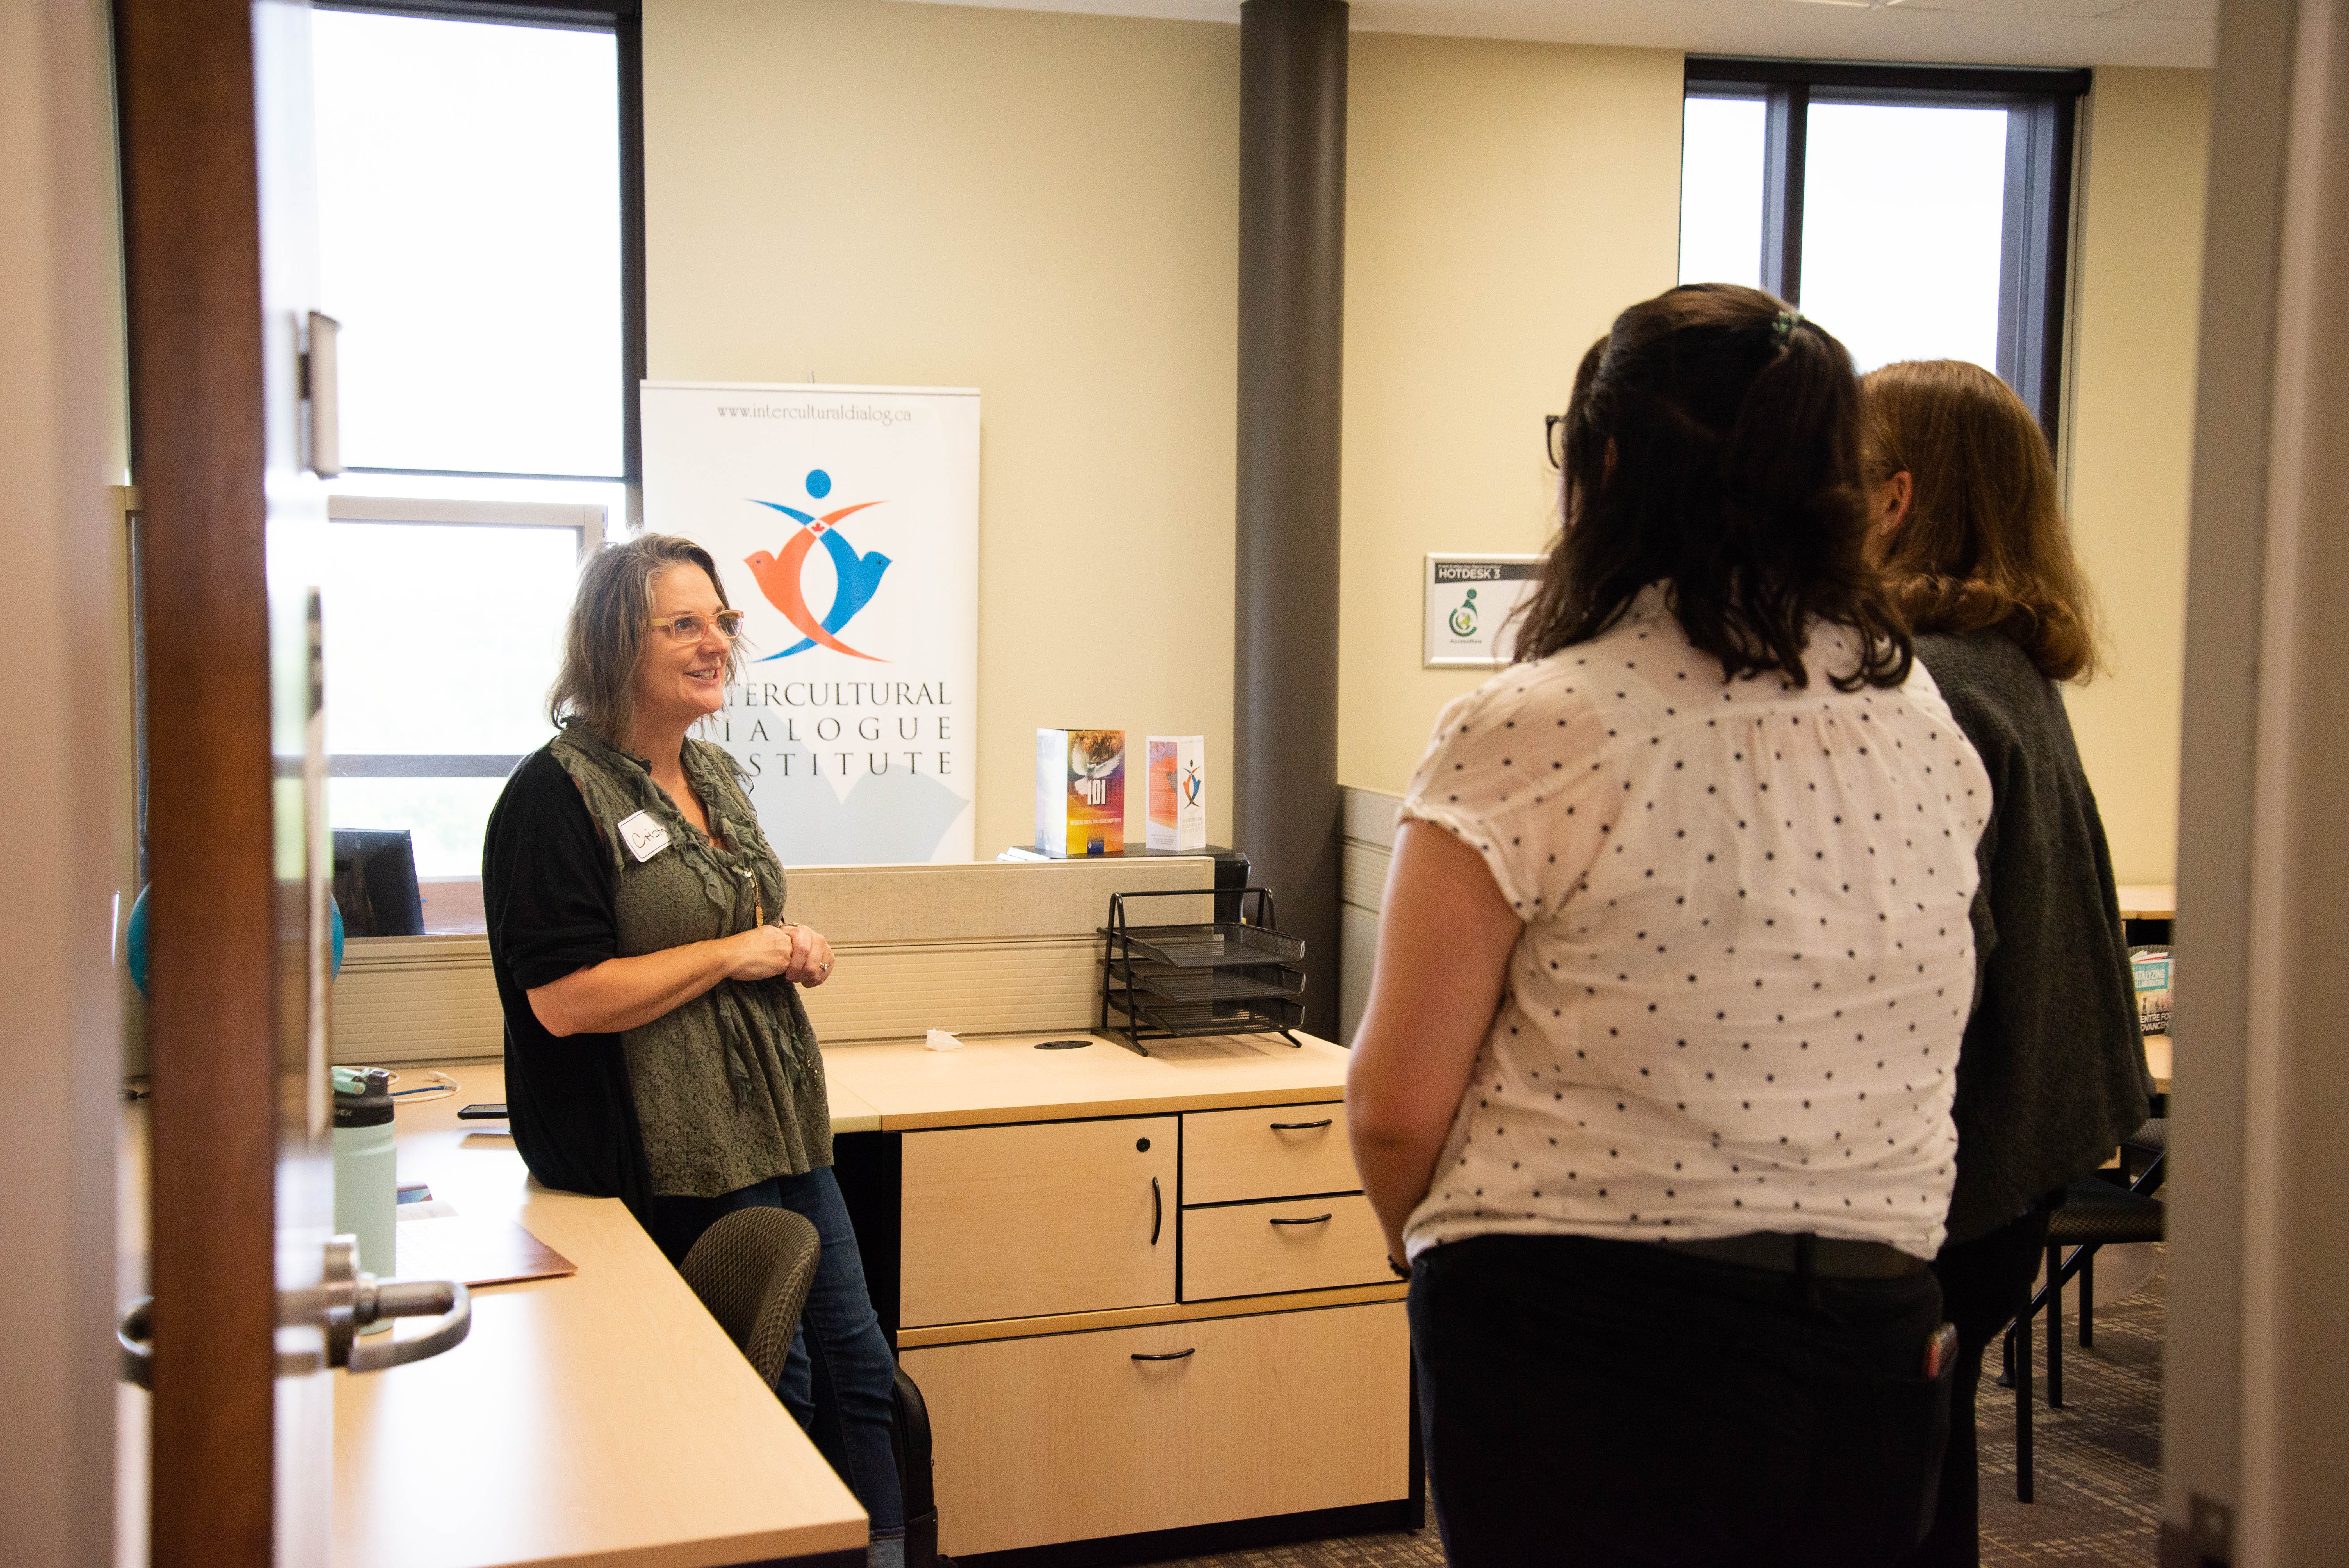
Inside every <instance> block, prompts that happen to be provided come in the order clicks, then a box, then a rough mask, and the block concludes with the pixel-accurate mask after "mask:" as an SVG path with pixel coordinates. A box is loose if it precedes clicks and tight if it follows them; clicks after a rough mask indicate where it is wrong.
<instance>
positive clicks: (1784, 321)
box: [1770, 305, 1803, 348]
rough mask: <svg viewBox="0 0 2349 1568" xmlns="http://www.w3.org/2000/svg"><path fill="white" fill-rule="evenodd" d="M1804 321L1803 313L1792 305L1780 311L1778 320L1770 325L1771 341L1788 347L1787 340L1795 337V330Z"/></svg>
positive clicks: (1782, 346)
mask: <svg viewBox="0 0 2349 1568" xmlns="http://www.w3.org/2000/svg"><path fill="white" fill-rule="evenodd" d="M1802 321H1803V313H1802V312H1801V311H1799V310H1796V309H1795V308H1794V307H1793V306H1791V305H1789V306H1788V307H1787V308H1786V309H1785V310H1782V311H1780V312H1779V313H1778V317H1777V319H1776V320H1775V321H1773V322H1772V323H1771V324H1770V338H1771V341H1772V342H1774V343H1775V344H1777V345H1778V346H1779V347H1781V348H1784V347H1785V346H1786V340H1787V339H1788V338H1790V337H1792V336H1794V335H1795V327H1797V326H1799V325H1802Z"/></svg>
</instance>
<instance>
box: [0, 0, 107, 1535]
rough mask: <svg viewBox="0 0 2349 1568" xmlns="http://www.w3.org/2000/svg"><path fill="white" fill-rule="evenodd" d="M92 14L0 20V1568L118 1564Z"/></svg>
mask: <svg viewBox="0 0 2349 1568" xmlns="http://www.w3.org/2000/svg"><path fill="white" fill-rule="evenodd" d="M106 40H107V23H106V10H105V7H104V6H103V5H98V4H96V3H95V0H62V3H58V4H50V5H0V386H5V387H6V388H7V390H8V393H9V411H8V417H7V418H5V419H0V474H5V475H6V476H7V482H6V483H5V485H0V553H5V558H6V560H7V562H8V563H9V583H10V588H11V593H10V603H11V608H10V617H11V621H12V623H13V626H12V652H11V665H12V674H13V676H14V677H15V679H16V683H17V686H16V691H15V692H14V693H13V694H12V696H11V699H10V704H9V712H8V729H7V737H8V738H7V742H6V744H5V745H0V820H5V821H6V822H7V823H8V825H9V829H10V841H9V846H10V847H9V852H8V854H7V856H6V858H5V863H4V864H0V996H5V997H6V998H7V1006H6V1007H5V1011H4V1012H0V1075H4V1076H5V1079H6V1082H7V1085H8V1092H7V1093H6V1095H5V1096H0V1255H5V1257H6V1258H7V1260H8V1262H7V1266H6V1267H5V1269H0V1323H5V1325H6V1326H7V1329H6V1332H5V1334H4V1335H0V1410H5V1411H6V1412H7V1418H6V1420H5V1421H0V1562H5V1563H76V1564H81V1563H104V1562H107V1561H108V1560H109V1557H110V1556H111V1553H112V1544H113V1523H114V1511H113V1507H112V1501H111V1500H112V1497H113V1492H114V1442H115V1430H114V1411H115V1390H116V1381H115V1376H114V1371H115V1368H114V1357H113V1353H112V1352H113V1342H112V1338H111V1336H110V1334H109V1328H110V1326H111V1323H112V1318H113V1314H114V1309H115V1303H116V1290H115V1247H114V1234H113V1227H114V1217H115V1215H114V1202H113V1191H114V1175H113V1171H114V1153H115V1151H114V1125H115V1117H116V1115H117V1113H118V1109H119V1100H118V1099H117V1098H116V1097H117V1094H118V1092H119V1084H120V1081H121V1080H120V1071H121V1037H120V1018H119V1011H118V1007H117V1001H116V986H117V985H118V983H119V982H118V980H117V976H116V974H115V972H114V970H113V967H112V954H111V951H110V947H111V944H110V936H111V933H110V932H109V920H110V918H111V914H112V907H113V896H114V893H115V892H116V883H115V882H114V878H113V876H112V875H111V874H110V873H111V872H112V871H113V869H114V868H113V865H112V848H113V844H114V842H115V828H116V823H115V821H114V820H113V817H114V810H115V808H116V805H117V803H118V802H119V799H121V790H120V784H121V780H122V779H123V777H124V774H125V771H126V769H125V767H124V758H123V756H122V754H121V752H120V751H119V749H118V748H117V745H116V742H117V740H118V738H119V736H120V734H121V730H120V728H119V727H118V721H119V719H120V717H121V715H122V711H123V708H122V695H123V693H124V691H125V689H126V685H127V683H126V682H125V681H124V662H125V660H126V658H127V656H128V652H129V650H128V648H127V646H126V645H122V644H119V643H118V642H117V641H116V640H115V639H114V638H111V637H109V636H107V635H106V634H105V623H104V620H103V614H102V612H99V613H98V614H97V615H96V616H95V617H94V614H93V607H94V606H100V605H104V604H106V603H109V601H110V599H111V597H112V593H113V590H114V581H113V557H114V551H113V544H114V541H115V539H116V538H117V535H116V532H115V529H114V526H113V523H112V521H111V520H110V518H109V512H108V504H107V503H108V499H109V492H108V490H107V486H108V485H109V484H110V483H113V482H117V481H119V480H120V478H121V458H122V443H121V438H120V433H119V432H120V429H121V421H120V403H119V389H120V386H121V379H120V377H121V365H122V349H121V339H120V336H119V292H118V289H119V281H118V280H119V273H118V272H117V270H116V260H115V258H116V254H117V252H116V247H115V244H114V232H113V227H112V222H113V219H112V202H113V196H114V167H113V147H112V143H111V140H110V129H111V125H110V122H111V119H112V104H111V102H110V101H109V92H108V86H107V80H108V59H107V43H106Z"/></svg>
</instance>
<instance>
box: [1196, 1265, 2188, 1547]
mask: <svg viewBox="0 0 2349 1568" xmlns="http://www.w3.org/2000/svg"><path fill="white" fill-rule="evenodd" d="M2165 1264H2166V1260H2165ZM2166 1278H2167V1269H2166V1266H2165V1267H2163V1268H2158V1269H2157V1270H2156V1271H2155V1273H2154V1275H2153V1278H2152V1280H2151V1281H2150V1282H2149V1283H2148V1284H2146V1286H2145V1287H2144V1288H2143V1289H2141V1290H2139V1291H2138V1292H2137V1294H2136V1295H2132V1296H2129V1297H2128V1298H2127V1299H2126V1300H2123V1301H2118V1302H2114V1303H2111V1304H2109V1305H2105V1306H2100V1307H2098V1308H2097V1309H2096V1313H2095V1346H2094V1347H2093V1348H2090V1349H2085V1350H2084V1349H2082V1348H2081V1347H2080V1345H2079V1337H2078V1336H2079V1319H2078V1318H2077V1317H2076V1316H2075V1315H2068V1314H2067V1315H2066V1317H2065V1319H2064V1327H2065V1330H2066V1336H2065V1341H2064V1408H2063V1409H2061V1410H2051V1409H2049V1408H2047V1386H2046V1382H2045V1342H2044V1336H2043V1337H2041V1339H2040V1353H2039V1357H2038V1363H2039V1370H2038V1372H2037V1374H2036V1375H2035V1376H2036V1381H2035V1382H2034V1385H2033V1391H2034V1393H2035V1394H2036V1396H2037V1403H2036V1405H2035V1407H2034V1408H2033V1420H2032V1441H2033V1455H2034V1457H2033V1464H2032V1477H2033V1486H2034V1490H2035V1491H2036V1493H2037V1498H2038V1501H2035V1502H2029V1503H2023V1502H2017V1501H2015V1498H2014V1393H2013V1390H2012V1389H2008V1388H2001V1387H1997V1386H1996V1384H1995V1383H1994V1381H1992V1379H1994V1378H1995V1377H1996V1376H1997V1365H1996V1363H1997V1359H1998V1351H1997V1349H1996V1347H1992V1351H1991V1362H1992V1364H1991V1365H1990V1366H1989V1367H1985V1369H1984V1376H1983V1380H1982V1401H1981V1405H1980V1407H1979V1409H1978V1411H1977V1430H1978V1432H1979V1437H1980V1443H1981V1451H1982V1565H1983V1568H2151V1564H2152V1563H2154V1561H2155V1546H2154V1541H2155V1533H2156V1530H2157V1528H2158V1524H2159V1522H2160V1518H2161V1334H2162V1323H2163V1311H2162V1286H2163V1284H2164V1282H2165V1280H2166ZM2076 1302H2077V1295H2076V1293H2066V1302H2065V1305H2066V1306H2067V1307H2069V1308H2072V1309H2073V1310H2074V1311H2076V1305H2075V1304H2076ZM1443 1563H1444V1548H1443V1546H1442V1544H1441V1543H1440V1542H1438V1541H1437V1540H1436V1536H1435V1528H1434V1524H1433V1520H1432V1519H1431V1521H1430V1522H1429V1525H1428V1528H1426V1529H1425V1530H1422V1531H1417V1532H1397V1533H1393V1534H1387V1535H1356V1536H1349V1537H1346V1538H1343V1539H1340V1540H1335V1541H1308V1542H1298V1543H1296V1544H1294V1545H1289V1546H1266V1547H1259V1548H1257V1549H1254V1550H1250V1551H1245V1552H1224V1553H1216V1554H1215V1555H1214V1556H1210V1557H1189V1558H1184V1559H1181V1560H1179V1561H1177V1562H1174V1563H1163V1564H1158V1565H1156V1568H1442V1565H1443Z"/></svg>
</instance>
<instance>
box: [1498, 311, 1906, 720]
mask: <svg viewBox="0 0 2349 1568" xmlns="http://www.w3.org/2000/svg"><path fill="white" fill-rule="evenodd" d="M1564 468H1565V474H1564V489H1563V493H1562V515H1563V520H1564V527H1563V529H1562V531H1561V532H1560V534H1559V536H1558V540H1557V544H1556V545H1555V546H1553V547H1552V548H1551V550H1550V552H1549V559H1548V560H1547V562H1544V563H1543V566H1542V573H1541V583H1540V586H1539V588H1538V589H1537V592H1536V593H1535V597H1534V599H1533V602H1532V603H1531V605H1530V606H1529V607H1528V609H1527V612H1526V620H1525V623H1524V624H1523V626H1522V627H1521V628H1520V630H1519V632H1518V635H1517V647H1516V656H1517V657H1518V658H1520V659H1537V658H1541V657H1543V656H1545V655H1549V654H1553V653H1556V652H1557V650H1558V649H1560V648H1564V647H1570V646H1572V645H1574V644H1577V643H1583V642H1588V641H1589V640H1590V639H1591V638H1593V637H1596V636H1598V635H1599V634H1600V633H1602V632H1604V631H1606V630H1607V628H1608V627H1609V626H1611V625H1613V624H1615V622H1616V621H1617V620H1618V619H1619V617H1620V616H1621V615H1622V614H1623V612H1624V611H1625V609H1626V608H1628V607H1629V606H1630V603H1631V601H1632V600H1633V599H1634V598H1635V597H1637V596H1638V594H1639V593H1640V590H1641V589H1643V588H1645V587H1646V586H1647V585H1648V584H1649V583H1659V582H1661V583H1664V584H1665V585H1666V593H1667V603H1669V605H1670V606H1671V611H1672V614H1674V615H1675V616H1677V617H1678V618H1679V620H1680V623H1681V625H1682V628H1683V629H1684V630H1685V631H1686V632H1687V634H1688V639H1689V641H1690V642H1691V643H1692V644H1693V645H1696V646H1697V647H1699V648H1702V649H1703V650H1704V651H1705V652H1706V653H1708V654H1711V655H1713V657H1714V658H1716V659H1718V660H1719V661H1720V662H1721V671H1722V677H1723V679H1724V680H1733V679H1736V678H1738V677H1740V676H1746V677H1752V676H1758V675H1761V674H1763V673H1764V672H1765V671H1775V672H1776V673H1777V674H1778V675H1779V676H1780V677H1781V678H1783V679H1784V680H1785V682H1786V684H1787V685H1788V686H1808V685H1809V684H1810V671H1809V670H1808V669H1807V668H1806V666H1805V665H1804V662H1803V649H1804V646H1805V645H1806V643H1807V642H1808V640H1809V639H1808V635H1807V634H1808V629H1809V624H1810V623H1811V622H1812V621H1814V620H1820V621H1827V622H1832V623H1834V624H1838V625H1843V626H1848V627H1850V628H1851V629H1852V630H1853V631H1854V632H1855V633H1857V634H1858V638H1859V657H1858V660H1857V664H1856V665H1854V667H1853V668H1851V669H1850V670H1848V671H1841V672H1835V673H1832V674H1830V676H1829V679H1830V680H1831V681H1832V682H1833V683H1834V685H1835V686H1836V688H1837V690H1839V691H1856V690H1857V689H1858V688H1859V687H1861V686H1899V684H1900V683H1901V682H1903V681H1905V680H1907V679H1908V678H1909V665H1910V663H1911V661H1912V659H1913V658H1914V656H1915V655H1914V651H1913V649H1912V648H1911V646H1910V645H1909V628H1908V625H1907V624H1906V623H1905V622H1904V621H1903V620H1902V619H1901V616H1900V613H1899V610H1898V609H1896V608H1895V607H1894V605H1893V603H1892V601H1891V599H1890V598H1889V596H1888V595H1887V593H1886V592H1885V590H1884V587H1883V585H1882V583H1880V582H1879V580H1878V576H1877V574H1876V573H1875V571H1874V569H1873V568H1871V567H1870V566H1869V564H1868V558H1867V534H1868V508H1867V500H1866V492H1865V491H1864V490H1862V488H1861V483H1860V433H1859V383H1858V381H1857V379H1856V378H1855V377H1853V375H1852V367H1851V356H1850V355H1848V354H1847V353H1846V352H1845V351H1844V346H1843V345H1842V344H1840V343H1837V341H1836V340H1835V339H1834V338H1833V337H1832V336H1830V335H1828V334H1827V333H1826V331H1825V330H1824V329H1823V328H1821V327H1820V326H1819V325H1817V324H1816V323H1815V322H1810V321H1806V320H1803V319H1802V318H1801V317H1800V316H1798V315H1796V314H1795V312H1794V311H1793V310H1792V308H1791V307H1790V306H1788V305H1787V304H1785V302H1784V301H1782V300H1779V299H1777V298H1775V297H1774V296H1772V295H1770V294H1764V293H1763V292H1762V291H1761V290H1759V289H1750V288H1741V287H1739V286H1737V285H1735V284H1683V285H1682V286H1681V287H1679V288H1676V289H1671V290H1668V291H1666V292H1665V293H1663V294H1659V295H1657V296H1656V297H1655V298H1654V299H1651V300H1645V301H1642V302H1641V303H1640V304H1635V305H1633V306H1632V307H1631V308H1630V309H1629V310H1627V311H1625V312H1624V313H1623V314H1622V315H1619V316H1617V317H1616V318H1615V325H1614V327H1613V329H1612V330H1611V331H1609V333H1608V335H1606V336H1605V337H1603V338H1601V339H1600V340H1599V342H1597V343H1595V344H1593V345H1592V346H1591V347H1590V350H1589V352H1588V353H1587V354H1585V355H1584V356H1583V358H1582V364H1581V366H1580V368H1579V369H1578V371H1577V372H1576V375H1575V378H1574V396H1573V400H1572V402H1571V403H1570V404H1569V405H1568V409H1567V415H1566V440H1565V464H1564Z"/></svg>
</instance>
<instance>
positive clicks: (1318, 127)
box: [1232, 0, 1348, 1038]
mask: <svg viewBox="0 0 2349 1568" xmlns="http://www.w3.org/2000/svg"><path fill="white" fill-rule="evenodd" d="M1347 11H1348V7H1347V6H1346V5H1345V4H1344V3H1343V0H1246V4H1244V5H1241V7H1240V256H1239V328H1240V341H1239V474H1238V481H1239V484H1238V541H1237V551H1236V552H1235V553H1236V556H1237V560H1236V562H1235V567H1236V574H1235V576H1236V587H1235V590H1234V603H1233V609H1234V611H1235V614H1234V617H1233V625H1234V636H1235V639H1236V645H1235V648H1234V654H1235V657H1234V661H1233V686H1234V690H1233V712H1232V754H1233V755H1232V841H1233V843H1234V844H1235V845H1236V846H1237V848H1239V849H1242V850H1244V851H1247V855H1248V857H1249V859H1250V861H1252V862H1253V864H1254V870H1255V879H1254V880H1255V881H1256V882H1257V883H1258V884H1260V885H1262V886H1265V887H1268V888H1270V889H1272V891H1273V896H1274V898H1275V900H1276V902H1277V903H1278V913H1279V917H1280V923H1281V926H1282V928H1283V929H1285V930H1287V931H1288V932H1290V933H1292V934H1296V935H1299V936H1302V937H1303V938H1304V939H1305V944H1306V947H1305V963H1306V970H1307V973H1308V975H1309V976H1310V981H1309V985H1308V988H1307V995H1306V1011H1305V1026H1306V1027H1307V1028H1308V1029H1309V1030H1311V1031H1312V1032H1313V1033H1315V1034H1317V1035H1320V1036H1322V1037H1326V1038H1334V1037H1336V1036H1337V1033H1338V878H1339V866H1338V857H1339V797H1338V459H1339V414H1340V390H1341V388H1340V376H1341V370H1342V365H1343V353H1342V351H1343V345H1344V331H1345V272H1346V18H1347Z"/></svg>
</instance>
